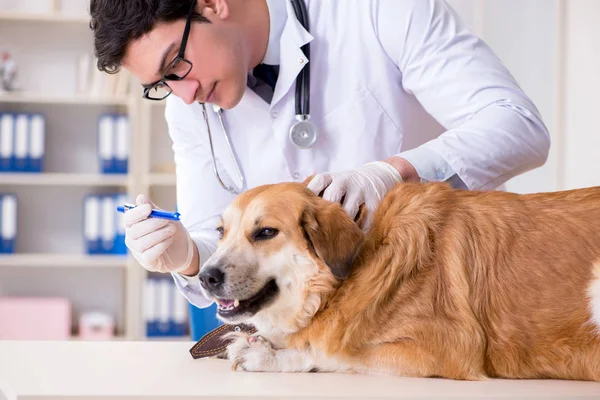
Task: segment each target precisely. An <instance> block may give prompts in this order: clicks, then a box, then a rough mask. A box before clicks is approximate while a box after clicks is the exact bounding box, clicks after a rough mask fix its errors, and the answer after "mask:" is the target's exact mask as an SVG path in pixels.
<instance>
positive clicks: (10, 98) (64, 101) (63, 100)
mask: <svg viewBox="0 0 600 400" xmlns="http://www.w3.org/2000/svg"><path fill="white" fill-rule="evenodd" d="M129 101H130V99H128V98H114V97H93V96H84V95H76V94H74V95H49V94H39V93H27V92H25V93H1V94H0V104H2V103H13V104H48V105H80V106H86V105H108V106H123V107H127V106H129Z"/></svg>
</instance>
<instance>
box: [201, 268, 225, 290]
mask: <svg viewBox="0 0 600 400" xmlns="http://www.w3.org/2000/svg"><path fill="white" fill-rule="evenodd" d="M224 281H225V273H224V272H223V271H221V269H220V268H218V267H208V268H204V271H202V272H200V283H201V284H202V286H203V287H204V288H205V289H208V290H216V289H218V288H219V286H221V285H222V284H223V282H224Z"/></svg>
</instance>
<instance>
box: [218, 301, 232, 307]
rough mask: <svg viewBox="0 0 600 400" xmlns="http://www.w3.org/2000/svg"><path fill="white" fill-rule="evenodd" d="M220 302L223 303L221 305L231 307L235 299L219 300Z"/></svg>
mask: <svg viewBox="0 0 600 400" xmlns="http://www.w3.org/2000/svg"><path fill="white" fill-rule="evenodd" d="M219 304H221V307H231V306H232V305H233V300H219Z"/></svg>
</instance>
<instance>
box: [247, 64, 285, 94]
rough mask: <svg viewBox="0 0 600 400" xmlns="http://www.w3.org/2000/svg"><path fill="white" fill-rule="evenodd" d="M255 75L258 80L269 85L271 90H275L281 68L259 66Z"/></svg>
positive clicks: (254, 72) (265, 65)
mask: <svg viewBox="0 0 600 400" xmlns="http://www.w3.org/2000/svg"><path fill="white" fill-rule="evenodd" d="M253 75H254V77H255V78H258V79H260V80H262V81H263V82H265V83H266V84H267V85H269V86H270V87H271V89H273V90H275V84H276V83H277V77H278V76H279V66H276V65H267V64H258V65H257V66H256V67H254V71H253Z"/></svg>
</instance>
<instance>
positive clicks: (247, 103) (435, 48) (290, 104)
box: [165, 0, 550, 307]
mask: <svg viewBox="0 0 600 400" xmlns="http://www.w3.org/2000/svg"><path fill="white" fill-rule="evenodd" d="M267 4H268V9H269V14H270V21H271V22H270V23H271V29H270V34H269V41H268V48H267V52H266V55H265V59H264V60H263V62H264V63H266V64H273V65H278V66H279V78H278V80H277V84H276V86H275V90H274V93H273V97H272V100H271V102H270V104H269V103H267V102H266V101H265V100H263V98H262V97H261V96H259V94H257V92H258V91H255V90H256V88H254V90H253V88H251V87H248V88H247V89H246V92H245V94H244V97H243V98H242V100H241V101H240V103H239V104H238V105H237V106H236V107H234V108H233V109H231V110H225V111H223V116H224V121H225V126H226V128H227V132H228V134H229V136H230V140H231V143H232V145H233V147H234V151H235V153H236V155H237V158H238V161H239V163H240V166H241V168H242V171H243V174H244V177H245V179H246V183H247V188H252V187H255V186H258V185H262V184H267V183H276V182H282V181H302V180H303V179H304V178H306V177H307V176H309V175H311V174H313V173H318V172H324V171H331V172H335V171H340V170H346V169H351V168H357V167H360V166H362V165H364V164H365V163H367V162H370V161H375V160H383V159H385V158H388V157H390V156H394V155H398V156H401V157H403V158H405V159H406V160H408V161H409V162H410V163H411V164H412V165H413V166H414V167H415V169H416V170H417V172H418V174H419V176H420V177H421V179H422V180H423V181H448V182H450V183H451V184H452V185H453V186H454V187H459V188H467V189H483V190H490V189H495V188H497V187H498V186H500V185H502V184H503V183H504V182H506V181H507V180H509V179H510V178H512V177H514V176H516V175H518V174H521V173H523V172H526V171H528V170H530V169H532V168H535V167H538V166H541V165H542V164H543V163H544V162H545V161H546V158H547V156H548V151H549V145H550V139H549V134H548V131H547V129H546V127H545V126H544V124H543V122H542V120H541V117H540V115H539V112H538V110H537V109H536V107H535V105H534V104H533V103H532V101H531V100H530V99H529V98H528V97H527V96H526V95H525V94H524V93H523V91H522V90H521V89H520V88H519V86H518V84H517V83H516V82H515V80H514V79H513V77H512V76H511V75H510V73H509V72H508V71H507V70H506V68H505V67H504V66H503V65H502V63H501V62H500V60H499V59H498V58H497V57H496V55H494V53H493V52H492V51H491V50H490V48H489V47H488V46H487V45H486V44H485V43H484V42H483V41H482V40H480V39H479V38H477V37H476V36H475V35H474V34H473V32H472V31H471V30H470V29H469V28H468V27H467V25H466V24H465V23H464V22H463V21H462V20H461V19H460V18H459V17H458V16H457V15H456V13H455V12H454V10H452V9H451V8H450V6H449V5H448V4H447V3H446V2H445V1H444V0H328V1H321V0H305V4H306V6H307V9H308V15H309V20H310V33H309V32H307V31H306V30H305V29H304V28H303V27H302V25H301V24H300V22H299V21H298V20H297V19H296V16H295V13H294V10H293V7H292V5H291V3H290V1H289V0H285V1H283V0H267ZM308 42H310V55H309V56H308V57H306V56H305V55H304V54H303V53H302V51H301V49H300V48H301V46H303V45H304V44H305V43H308ZM307 62H309V63H310V64H309V66H310V68H311V86H310V96H311V97H310V101H311V109H310V111H311V112H310V114H311V121H312V122H313V123H314V124H315V126H316V128H317V129H318V134H319V136H318V140H317V142H316V144H315V145H314V146H313V147H312V148H311V149H298V148H296V147H295V146H294V144H293V143H292V142H291V141H290V140H289V136H288V132H289V129H290V126H291V125H292V123H293V122H294V121H295V107H294V100H295V79H296V77H297V75H298V73H299V72H300V70H301V68H302V67H303V66H304V65H305V64H306V63H307ZM250 86H253V82H252V79H251V80H250ZM208 108H209V109H210V107H208ZM165 116H166V120H167V123H168V126H169V134H170V136H171V138H172V140H173V150H174V154H175V163H176V168H177V170H176V171H177V203H178V210H179V212H180V213H181V215H182V222H183V224H184V226H185V227H186V228H187V229H188V230H189V232H190V235H191V236H192V238H193V240H194V241H195V243H196V245H197V247H198V250H199V255H200V266H202V264H203V263H204V262H205V261H206V259H207V258H208V257H209V256H210V255H211V254H212V253H213V252H214V250H215V247H216V242H217V233H216V231H215V226H216V224H217V222H218V219H219V215H220V214H221V213H222V211H223V210H224V208H225V207H226V206H227V205H228V204H230V203H231V202H232V200H233V198H234V195H232V194H230V193H228V192H226V191H225V190H224V189H223V188H222V187H221V186H220V184H219V183H218V181H217V179H216V178H215V176H214V174H213V169H212V158H211V151H210V147H209V141H208V136H207V132H206V127H205V123H204V120H203V117H202V112H201V106H200V105H199V104H197V103H195V104H192V105H186V104H185V103H183V101H182V100H181V99H179V98H177V97H176V96H175V95H171V96H169V98H168V99H167V107H166V112H165ZM209 121H210V124H211V131H212V140H213V145H214V146H215V155H216V159H217V163H218V166H219V172H220V174H221V176H222V177H224V178H225V179H226V181H227V182H228V183H229V184H234V185H236V186H239V181H238V179H237V173H236V169H235V165H234V163H233V160H232V159H231V158H230V155H229V150H228V148H227V147H226V142H225V139H224V136H223V132H222V130H221V128H220V124H219V120H218V118H217V117H216V114H214V113H213V112H212V110H209ZM173 277H174V279H175V283H176V286H177V287H178V288H179V290H180V291H181V292H182V293H183V294H184V296H185V297H186V298H187V299H188V300H189V301H190V302H191V303H193V304H195V305H196V306H198V307H206V306H209V305H210V304H211V303H212V301H213V300H212V299H206V298H205V297H204V296H202V294H201V292H200V283H199V280H198V276H194V277H184V276H182V275H179V274H173Z"/></svg>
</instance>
